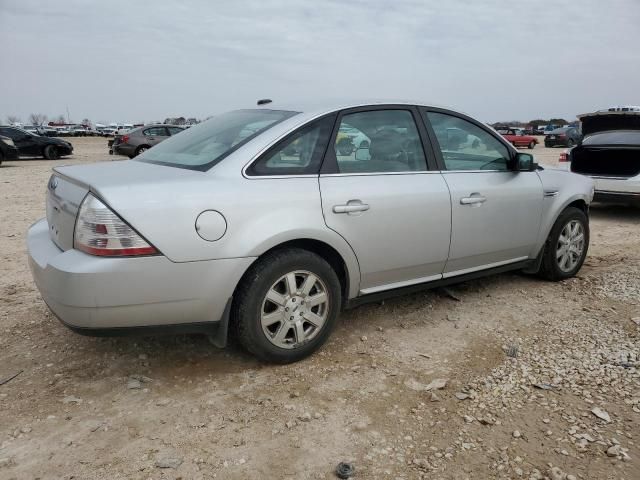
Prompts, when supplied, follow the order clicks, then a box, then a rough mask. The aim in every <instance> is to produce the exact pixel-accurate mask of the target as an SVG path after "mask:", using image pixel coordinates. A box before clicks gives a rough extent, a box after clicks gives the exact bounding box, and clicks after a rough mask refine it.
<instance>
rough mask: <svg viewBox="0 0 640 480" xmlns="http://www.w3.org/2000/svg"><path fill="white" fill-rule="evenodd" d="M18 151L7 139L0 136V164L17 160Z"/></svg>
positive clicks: (11, 141)
mask: <svg viewBox="0 0 640 480" xmlns="http://www.w3.org/2000/svg"><path fill="white" fill-rule="evenodd" d="M17 159H18V149H17V148H16V146H15V144H14V143H13V140H11V139H10V138H9V137H3V136H0V164H2V162H3V161H5V160H17Z"/></svg>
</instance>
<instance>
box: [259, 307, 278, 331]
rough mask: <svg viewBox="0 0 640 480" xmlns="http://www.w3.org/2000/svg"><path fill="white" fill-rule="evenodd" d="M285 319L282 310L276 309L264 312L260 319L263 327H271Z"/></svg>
mask: <svg viewBox="0 0 640 480" xmlns="http://www.w3.org/2000/svg"><path fill="white" fill-rule="evenodd" d="M283 320H284V318H283V315H282V312H281V311H280V310H276V311H275V312H271V313H266V314H265V313H263V314H262V318H261V319H260V321H261V322H262V326H263V327H270V326H271V325H273V324H274V323H276V322H282V321H283Z"/></svg>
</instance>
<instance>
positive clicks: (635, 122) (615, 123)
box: [578, 111, 640, 137]
mask: <svg viewBox="0 0 640 480" xmlns="http://www.w3.org/2000/svg"><path fill="white" fill-rule="evenodd" d="M578 119H579V120H580V122H581V124H582V135H584V136H585V137H586V136H588V135H592V134H594V133H598V132H607V131H611V130H640V112H636V111H629V112H622V111H615V112H595V113H586V114H583V115H578Z"/></svg>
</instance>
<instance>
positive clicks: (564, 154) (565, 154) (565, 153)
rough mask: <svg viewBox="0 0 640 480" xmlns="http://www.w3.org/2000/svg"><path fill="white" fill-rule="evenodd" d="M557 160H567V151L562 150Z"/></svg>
mask: <svg viewBox="0 0 640 480" xmlns="http://www.w3.org/2000/svg"><path fill="white" fill-rule="evenodd" d="M558 161H559V162H568V161H569V154H568V153H567V152H562V153H561V154H560V158H559V159H558Z"/></svg>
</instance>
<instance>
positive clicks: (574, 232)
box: [539, 207, 589, 280]
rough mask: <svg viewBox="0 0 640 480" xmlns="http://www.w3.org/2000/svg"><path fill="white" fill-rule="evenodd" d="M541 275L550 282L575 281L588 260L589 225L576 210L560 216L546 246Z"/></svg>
mask: <svg viewBox="0 0 640 480" xmlns="http://www.w3.org/2000/svg"><path fill="white" fill-rule="evenodd" d="M544 248H545V251H544V254H543V258H542V265H541V266H540V271H539V274H540V276H542V277H543V278H546V279H548V280H564V279H566V278H570V277H573V276H574V275H575V274H576V273H578V270H580V267H582V264H583V263H584V259H585V258H586V256H587V250H588V248H589V222H588V219H587V216H586V215H585V213H584V212H583V211H582V210H580V209H578V208H574V207H569V208H567V209H565V211H564V212H562V213H561V214H560V216H559V217H558V219H557V220H556V223H555V224H554V225H553V228H552V229H551V233H550V234H549V237H548V239H547V242H546V244H545V247H544Z"/></svg>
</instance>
